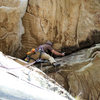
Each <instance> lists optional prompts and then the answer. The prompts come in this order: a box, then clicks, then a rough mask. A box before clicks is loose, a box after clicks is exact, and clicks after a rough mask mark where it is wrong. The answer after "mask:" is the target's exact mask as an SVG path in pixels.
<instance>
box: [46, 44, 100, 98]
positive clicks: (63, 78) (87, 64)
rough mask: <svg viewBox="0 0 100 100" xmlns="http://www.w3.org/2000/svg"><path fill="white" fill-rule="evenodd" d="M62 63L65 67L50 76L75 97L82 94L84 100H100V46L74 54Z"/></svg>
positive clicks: (50, 73)
mask: <svg viewBox="0 0 100 100" xmlns="http://www.w3.org/2000/svg"><path fill="white" fill-rule="evenodd" d="M98 50H99V51H98ZM64 59H65V61H64ZM60 60H61V59H60ZM61 61H62V63H63V65H62V66H63V67H61V68H58V69H57V68H56V72H54V71H55V69H54V71H53V70H52V71H51V72H49V73H48V75H49V76H50V77H52V78H54V79H55V80H56V81H57V82H58V83H59V84H61V85H62V86H63V87H65V88H66V89H67V90H68V91H69V92H70V93H71V94H72V95H73V96H77V95H79V94H80V98H81V99H82V100H100V72H99V70H100V44H98V45H97V46H95V47H92V48H90V49H86V50H82V51H80V52H77V53H73V54H71V55H69V56H67V57H65V58H62V60H61ZM48 70H49V69H48ZM46 72H48V71H47V70H46Z"/></svg>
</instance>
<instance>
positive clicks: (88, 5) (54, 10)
mask: <svg viewBox="0 0 100 100" xmlns="http://www.w3.org/2000/svg"><path fill="white" fill-rule="evenodd" d="M27 1H28V6H27ZM26 8H27V11H26V13H25V16H24V18H23V25H24V28H25V32H24V31H23V30H24V29H23V26H22V22H21V18H22V17H23V15H24V12H25V10H26ZM23 33H24V35H23V37H21V36H22V34H23ZM99 37H100V1H99V0H74V1H73V0H13V1H12V0H0V50H1V51H3V52H4V53H6V54H10V55H14V56H17V57H23V56H24V55H25V53H26V52H27V51H28V50H30V49H31V48H32V47H37V46H38V45H40V44H42V43H44V42H46V40H51V41H52V42H53V43H54V47H55V49H61V48H62V51H66V52H67V53H71V52H72V51H75V50H77V49H80V48H84V47H87V46H90V45H92V44H94V43H98V42H100V38H99ZM21 39H22V41H21ZM21 44H22V45H21Z"/></svg>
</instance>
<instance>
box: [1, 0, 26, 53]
mask: <svg viewBox="0 0 100 100" xmlns="http://www.w3.org/2000/svg"><path fill="white" fill-rule="evenodd" d="M26 7H27V0H13V1H12V0H0V50H1V51H3V52H4V53H5V54H10V55H13V54H14V52H16V50H17V49H19V48H20V47H21V36H22V34H23V33H24V27H23V25H22V20H21V18H22V17H23V15H24V13H25V10H26Z"/></svg>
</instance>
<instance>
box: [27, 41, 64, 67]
mask: <svg viewBox="0 0 100 100" xmlns="http://www.w3.org/2000/svg"><path fill="white" fill-rule="evenodd" d="M52 45H53V44H52V42H50V41H47V42H46V43H45V44H43V45H40V46H39V47H37V48H36V49H34V48H33V49H32V50H31V51H30V52H28V53H27V57H26V61H29V58H30V57H31V58H33V59H35V60H36V59H45V60H48V61H49V62H50V63H51V64H52V65H53V66H54V67H56V66H60V64H58V63H57V62H56V61H55V59H54V58H53V57H52V56H50V55H49V54H48V51H50V52H51V53H53V54H54V55H57V56H64V55H65V53H60V52H58V51H56V50H54V49H53V47H52Z"/></svg>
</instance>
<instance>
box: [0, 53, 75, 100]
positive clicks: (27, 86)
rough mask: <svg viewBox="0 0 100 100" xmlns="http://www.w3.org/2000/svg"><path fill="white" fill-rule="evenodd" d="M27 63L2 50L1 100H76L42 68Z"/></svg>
mask: <svg viewBox="0 0 100 100" xmlns="http://www.w3.org/2000/svg"><path fill="white" fill-rule="evenodd" d="M12 59H13V60H12ZM14 60H15V61H16V60H17V61H19V62H20V63H22V64H19V63H17V62H15V61H14ZM23 65H24V66H23ZM26 65H27V63H25V62H23V61H22V60H20V59H17V58H13V57H11V56H6V55H4V54H2V52H0V100H58V98H59V100H75V99H74V98H73V97H72V96H71V95H70V94H69V93H68V92H67V91H66V90H65V89H64V88H63V87H62V86H60V85H59V84H58V83H57V82H55V81H54V80H53V79H51V78H50V77H48V76H47V75H46V74H45V73H43V72H42V71H41V70H39V69H37V68H36V67H35V66H34V67H31V66H30V69H31V70H30V69H28V68H26V67H25V66H26Z"/></svg>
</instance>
